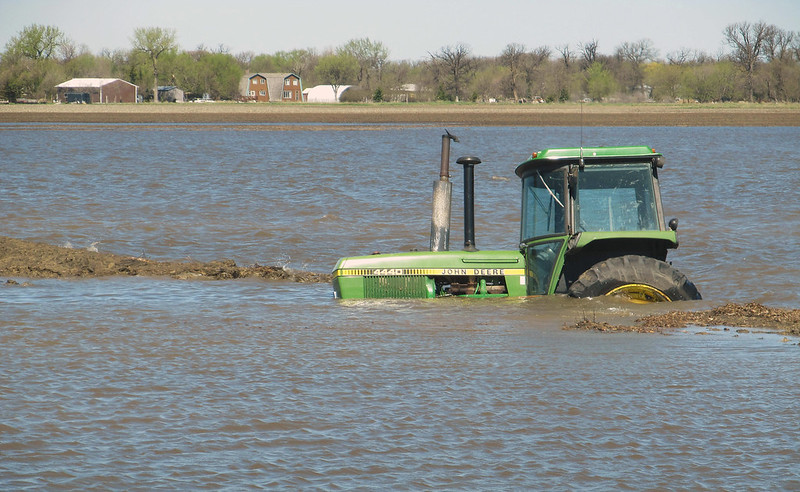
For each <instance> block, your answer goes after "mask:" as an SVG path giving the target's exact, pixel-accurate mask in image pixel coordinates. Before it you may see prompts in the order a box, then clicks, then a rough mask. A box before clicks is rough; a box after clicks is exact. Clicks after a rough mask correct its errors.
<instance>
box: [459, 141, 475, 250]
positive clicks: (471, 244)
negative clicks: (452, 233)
mask: <svg viewBox="0 0 800 492" xmlns="http://www.w3.org/2000/svg"><path fill="white" fill-rule="evenodd" d="M480 163H481V160H480V159H478V158H477V157H472V156H467V157H459V158H458V160H457V161H456V164H461V165H462V166H464V251H478V248H476V247H475V166H476V165H477V164H480Z"/></svg>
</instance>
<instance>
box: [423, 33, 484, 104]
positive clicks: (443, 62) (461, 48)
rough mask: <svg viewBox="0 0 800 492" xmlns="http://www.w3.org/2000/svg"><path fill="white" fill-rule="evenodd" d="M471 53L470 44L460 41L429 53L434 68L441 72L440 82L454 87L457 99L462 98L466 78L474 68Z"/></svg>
mask: <svg viewBox="0 0 800 492" xmlns="http://www.w3.org/2000/svg"><path fill="white" fill-rule="evenodd" d="M471 53H472V50H471V49H470V48H469V46H467V45H465V44H460V43H459V44H457V45H455V46H445V47H443V48H441V49H440V50H439V51H437V52H436V53H428V55H430V57H431V62H432V64H433V66H434V68H435V69H437V70H436V71H437V73H440V75H439V76H438V78H439V82H440V83H447V84H448V85H449V86H450V87H451V88H452V90H453V93H454V95H455V99H456V101H459V100H460V97H461V91H462V88H463V86H464V84H465V82H466V81H465V80H464V79H466V78H468V77H469V75H470V74H471V73H472V71H473V70H474V61H473V59H472V56H471ZM442 73H443V74H446V75H447V79H446V80H442V79H443V77H442V75H441V74H442Z"/></svg>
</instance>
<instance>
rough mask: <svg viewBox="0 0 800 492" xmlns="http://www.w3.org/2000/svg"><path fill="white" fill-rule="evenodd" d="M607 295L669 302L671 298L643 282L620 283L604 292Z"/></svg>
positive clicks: (644, 301)
mask: <svg viewBox="0 0 800 492" xmlns="http://www.w3.org/2000/svg"><path fill="white" fill-rule="evenodd" d="M606 295H607V296H620V297H627V298H628V299H630V300H631V301H633V302H641V303H646V302H671V301H672V299H670V298H669V296H667V295H666V294H664V293H663V292H661V291H660V290H658V289H656V288H655V287H651V286H649V285H644V284H625V285H620V286H619V287H617V288H616V289H613V290H611V291H610V292H608V293H607V294H606Z"/></svg>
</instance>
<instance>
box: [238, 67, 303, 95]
mask: <svg viewBox="0 0 800 492" xmlns="http://www.w3.org/2000/svg"><path fill="white" fill-rule="evenodd" d="M239 90H240V93H241V96H242V99H244V100H246V101H256V102H276V101H281V102H302V101H303V82H302V80H301V79H300V76H298V75H296V74H293V73H254V74H250V75H246V76H245V77H243V78H242V82H241V84H240V85H239Z"/></svg>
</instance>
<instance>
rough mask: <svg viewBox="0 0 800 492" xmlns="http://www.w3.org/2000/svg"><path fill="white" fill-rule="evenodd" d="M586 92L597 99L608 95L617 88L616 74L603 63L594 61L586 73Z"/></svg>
mask: <svg viewBox="0 0 800 492" xmlns="http://www.w3.org/2000/svg"><path fill="white" fill-rule="evenodd" d="M584 77H585V83H586V85H585V87H586V94H588V96H589V97H590V98H592V99H594V100H596V101H600V100H602V99H604V98H606V97H608V96H609V95H610V94H611V93H613V92H614V91H615V90H616V83H615V82H614V76H613V75H612V74H611V72H610V71H608V70H607V69H606V68H605V67H604V66H603V64H602V63H600V62H594V63H592V64H591V65H590V66H589V68H587V69H586V72H585V73H584Z"/></svg>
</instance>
